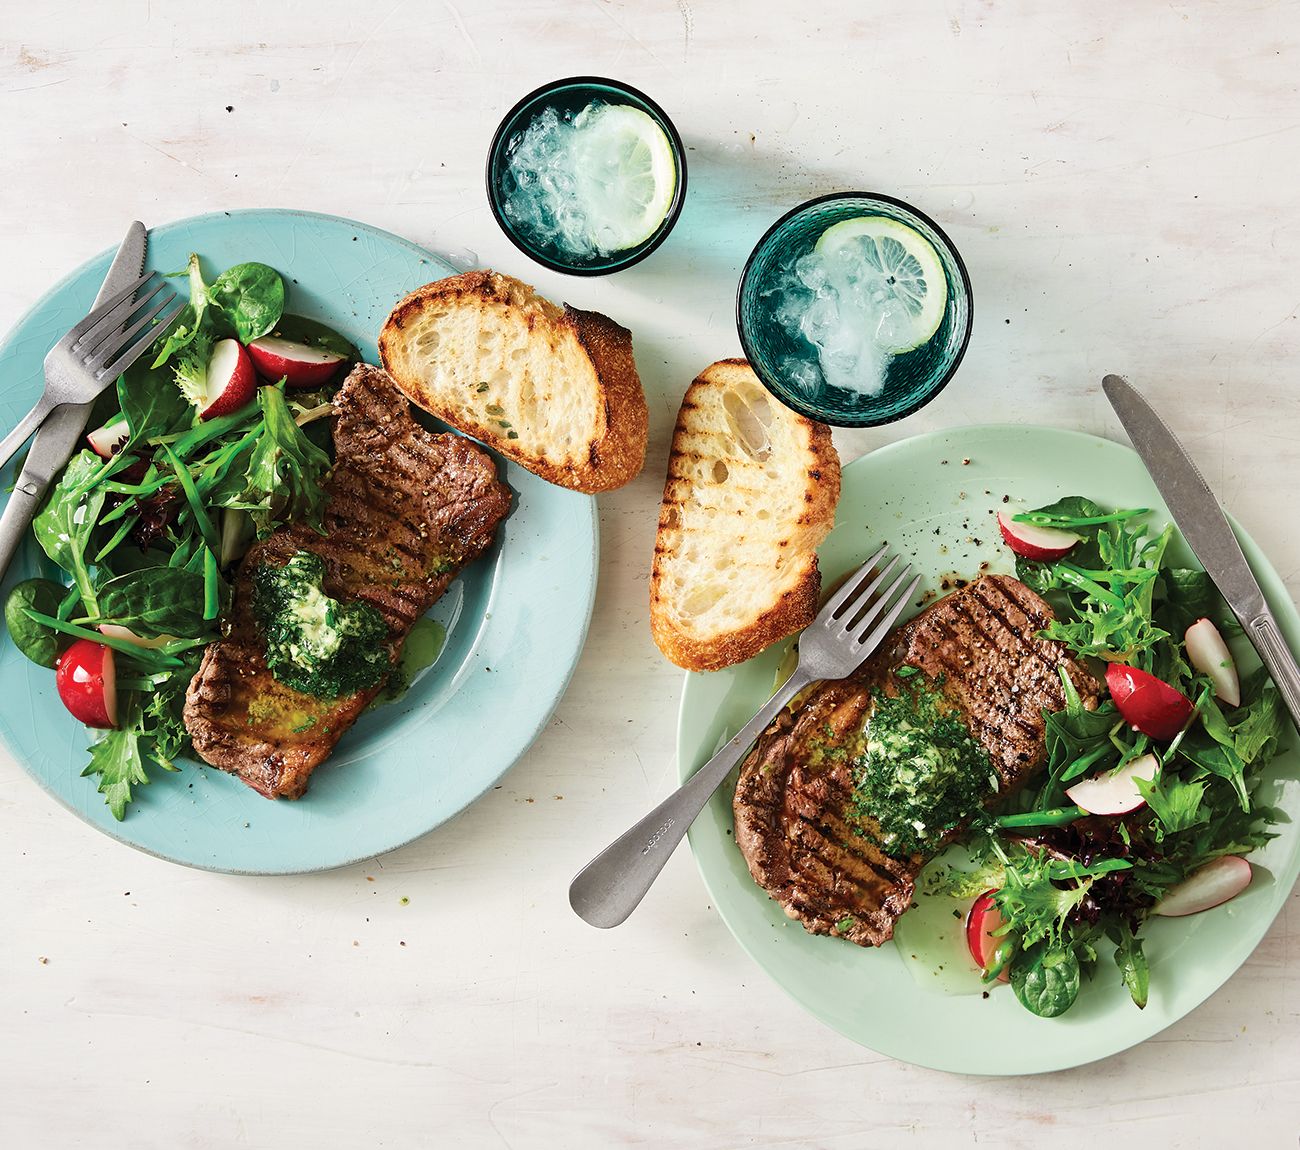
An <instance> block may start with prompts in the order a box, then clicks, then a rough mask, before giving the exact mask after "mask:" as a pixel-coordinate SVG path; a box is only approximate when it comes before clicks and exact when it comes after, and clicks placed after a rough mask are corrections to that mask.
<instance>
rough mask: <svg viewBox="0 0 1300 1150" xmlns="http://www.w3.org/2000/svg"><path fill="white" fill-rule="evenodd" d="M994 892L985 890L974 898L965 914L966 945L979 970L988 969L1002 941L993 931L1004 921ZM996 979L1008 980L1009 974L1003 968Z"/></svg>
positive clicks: (999, 928) (1000, 980)
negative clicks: (995, 900) (994, 898)
mask: <svg viewBox="0 0 1300 1150" xmlns="http://www.w3.org/2000/svg"><path fill="white" fill-rule="evenodd" d="M996 893H997V892H996V891H992V890H986V891H985V892H984V893H983V894H982V895H980V896H979V898H977V899H976V900H975V902H974V903H973V904H972V905H971V908H970V910H969V912H967V915H966V945H967V947H969V948H970V955H971V958H973V959H974V960H975V965H976V966H978V967H979V968H980V970H988V968H989V967H990V966H992V965H993V956H994V954H995V953H996V952H997V949H998V945H999V944H1000V943H1001V941H1002V938H1001V936H996V937H995V935H994V931H998V930H1001V929H1002V926H1003V923H1004V922H1005V920H1004V919H1003V917H1002V913H1001V911H999V910H998V904H997V903H995V902H994V901H993V896H994V895H995V894H996ZM998 981H999V982H1010V981H1011V976H1010V974H1008V972H1007V971H1005V970H1004V971H1002V973H1001V974H999V975H998Z"/></svg>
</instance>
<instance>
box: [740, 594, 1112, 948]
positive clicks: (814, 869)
mask: <svg viewBox="0 0 1300 1150" xmlns="http://www.w3.org/2000/svg"><path fill="white" fill-rule="evenodd" d="M1052 617H1053V616H1052V612H1051V609H1050V608H1049V607H1048V605H1047V604H1046V603H1045V602H1043V600H1042V599H1040V598H1039V597H1038V596H1037V595H1036V594H1034V592H1032V591H1031V590H1029V588H1027V587H1025V586H1024V585H1023V584H1021V583H1018V582H1017V581H1016V580H1014V579H1012V578H1009V577H1008V576H1004V575H987V576H984V577H983V578H981V579H978V580H976V581H975V582H974V583H971V584H970V585H968V586H967V587H965V588H963V589H962V590H960V591H957V592H954V593H953V594H951V595H949V596H947V597H946V598H944V599H940V600H938V601H937V602H935V603H933V604H931V605H930V606H929V607H927V608H926V609H925V610H924V611H922V612H921V613H920V614H919V615H917V616H916V617H915V618H914V619H912V620H911V622H909V623H906V624H904V625H903V626H902V627H900V628H898V629H897V630H896V631H894V632H893V633H892V634H891V635H890V636H889V638H888V639H887V640H886V641H885V643H884V644H883V646H882V648H881V650H880V652H878V653H877V654H876V655H875V656H873V657H872V658H871V659H869V660H868V661H867V663H866V664H864V666H863V667H862V668H861V669H860V670H859V671H858V672H857V673H856V674H855V675H853V676H852V677H851V678H848V679H841V680H835V681H831V682H825V683H822V684H819V685H817V686H815V687H813V688H812V689H811V690H810V692H809V693H808V694H807V695H806V696H805V697H804V698H803V699H802V700H801V701H800V702H799V705H798V707H797V709H795V710H787V711H785V712H783V713H782V714H781V715H779V716H777V718H776V719H775V720H774V721H773V723H772V725H771V726H770V727H769V728H768V729H767V731H765V732H764V733H763V735H762V736H761V737H760V738H759V740H758V743H757V745H756V746H755V747H754V749H753V751H752V752H751V753H750V755H749V756H748V758H747V759H746V760H745V762H744V764H743V765H742V767H741V771H740V778H739V780H738V782H737V784H736V796H735V801H734V811H735V818H736V843H737V845H738V846H739V847H740V849H741V851H742V852H743V854H744V856H745V861H746V862H747V864H748V865H749V870H750V873H751V874H752V875H753V877H754V881H755V882H757V883H758V884H759V885H760V886H761V887H763V888H764V889H765V890H766V891H767V892H768V893H769V894H770V895H771V896H772V897H773V898H774V899H776V901H777V902H779V903H780V904H781V906H782V907H783V908H784V910H785V912H786V914H787V915H789V916H790V917H791V918H795V919H798V920H799V921H801V922H802V923H803V925H804V927H805V928H806V929H807V930H809V931H811V932H812V933H814V934H833V935H838V936H840V937H843V938H847V939H849V940H850V941H851V942H855V943H857V944H858V945H859V946H878V945H880V944H881V943H882V942H884V941H886V940H887V939H889V938H890V937H892V935H893V931H894V923H895V922H896V921H897V920H898V918H899V916H900V915H901V914H903V912H904V911H906V910H907V908H908V907H909V906H910V905H911V903H912V897H913V894H914V893H915V882H916V876H917V874H918V873H919V872H920V870H921V868H922V867H923V866H924V865H925V863H926V862H927V861H928V860H929V858H930V857H932V855H931V854H930V853H927V854H918V855H914V856H911V857H909V858H895V857H893V856H892V855H890V854H888V853H887V851H886V849H885V847H884V845H883V844H882V843H881V841H880V828H879V824H878V823H876V821H875V819H874V818H872V817H871V815H870V812H859V811H858V810H856V809H853V802H854V778H853V764H852V763H851V762H850V761H849V753H848V749H849V748H851V747H852V745H853V742H854V740H855V739H856V738H857V737H858V733H859V732H860V730H861V728H862V725H863V723H864V722H865V721H866V720H867V719H868V718H869V715H870V712H871V709H872V707H873V705H874V704H873V699H872V690H873V689H874V688H876V687H881V688H883V689H886V690H889V689H892V688H891V684H892V672H893V671H894V670H895V669H896V668H897V667H899V666H902V665H908V666H912V667H915V668H917V669H918V670H920V671H922V672H924V673H925V675H926V676H928V678H929V679H930V681H931V685H932V687H933V686H935V685H936V683H938V680H940V678H941V679H942V682H941V684H939V685H938V686H937V689H938V690H939V691H941V692H942V693H943V694H944V695H945V696H946V698H947V699H948V700H949V703H950V704H951V705H952V707H953V709H954V711H955V713H956V714H957V715H958V716H959V717H960V718H961V719H962V721H963V722H964V723H965V724H966V726H967V727H968V728H969V730H970V731H971V734H972V735H973V736H974V738H975V739H976V740H977V741H978V742H979V744H980V745H981V746H982V747H983V749H984V751H985V753H986V754H987V755H988V757H989V760H990V762H991V763H992V765H993V768H994V770H995V771H996V772H997V774H998V779H999V783H1000V785H999V787H998V792H997V795H996V796H994V798H1001V797H1002V796H1004V795H1006V794H1007V793H1008V792H1009V791H1012V790H1014V789H1015V788H1016V787H1018V786H1020V785H1021V784H1022V783H1024V781H1025V780H1026V779H1028V778H1029V777H1030V776H1031V775H1033V774H1034V773H1035V772H1037V771H1038V770H1039V769H1040V768H1041V767H1042V765H1043V762H1044V760H1045V758H1046V746H1045V743H1044V737H1043V718H1042V711H1043V710H1044V709H1046V710H1048V711H1056V710H1060V709H1061V708H1062V707H1064V705H1065V699H1064V695H1063V692H1062V689H1061V683H1060V678H1059V671H1058V669H1059V668H1064V669H1065V671H1066V673H1067V674H1068V675H1069V676H1070V679H1071V681H1072V682H1073V684H1074V686H1075V688H1076V689H1077V690H1078V692H1079V697H1080V699H1081V700H1082V701H1083V704H1084V706H1086V707H1088V708H1090V709H1091V708H1093V707H1095V706H1096V705H1097V701H1098V698H1099V696H1100V692H1101V686H1100V684H1099V683H1098V682H1097V681H1096V680H1095V679H1094V678H1093V677H1092V675H1091V674H1090V673H1089V672H1088V670H1087V669H1086V668H1085V667H1083V666H1082V665H1081V664H1079V663H1078V662H1076V661H1075V660H1074V659H1073V658H1072V657H1071V656H1070V654H1069V652H1067V651H1066V650H1065V648H1064V647H1062V646H1061V645H1060V644H1058V643H1054V642H1052V641H1050V640H1046V639H1040V638H1038V637H1037V636H1038V632H1039V631H1041V630H1043V629H1044V628H1045V627H1046V626H1047V625H1048V623H1049V622H1050V621H1051V619H1052ZM815 743H820V744H821V751H820V757H819V756H818V754H817V753H815V751H814V744H815ZM828 748H829V749H830V750H832V751H833V750H835V749H837V748H845V753H843V754H827V753H826V752H827V749H828ZM990 801H992V800H990ZM945 842H946V841H945ZM943 845H945V843H939V844H935V851H934V852H933V853H937V851H938V849H941V848H942V846H943Z"/></svg>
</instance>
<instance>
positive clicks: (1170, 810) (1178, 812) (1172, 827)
mask: <svg viewBox="0 0 1300 1150" xmlns="http://www.w3.org/2000/svg"><path fill="white" fill-rule="evenodd" d="M1133 781H1134V783H1136V784H1137V789H1138V793H1139V794H1140V795H1141V796H1142V797H1143V798H1144V799H1146V801H1147V806H1149V807H1150V808H1151V810H1152V811H1153V812H1154V813H1155V815H1156V818H1157V819H1158V820H1159V825H1158V826H1157V827H1156V831H1157V835H1156V838H1157V841H1159V840H1160V839H1163V838H1164V836H1165V834H1166V833H1168V834H1175V833H1177V832H1178V831H1185V830H1187V829H1188V828H1189V827H1194V826H1197V825H1198V824H1200V823H1204V822H1208V821H1209V818H1210V812H1209V810H1208V809H1207V808H1206V807H1205V806H1204V805H1203V804H1202V802H1201V799H1202V796H1204V794H1205V783H1204V782H1203V781H1200V780H1188V779H1184V778H1182V777H1180V776H1179V775H1178V773H1177V772H1176V771H1174V770H1173V769H1172V767H1171V766H1170V765H1169V764H1166V765H1165V766H1164V767H1163V768H1162V769H1161V770H1160V771H1158V772H1157V773H1156V777H1155V778H1154V779H1151V780H1147V779H1144V778H1141V777H1139V778H1136V779H1134V780H1133Z"/></svg>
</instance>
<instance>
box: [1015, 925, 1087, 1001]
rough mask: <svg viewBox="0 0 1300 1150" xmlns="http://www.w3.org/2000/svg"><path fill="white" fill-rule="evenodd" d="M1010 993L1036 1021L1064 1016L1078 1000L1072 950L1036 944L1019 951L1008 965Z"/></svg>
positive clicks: (1075, 959)
mask: <svg viewBox="0 0 1300 1150" xmlns="http://www.w3.org/2000/svg"><path fill="white" fill-rule="evenodd" d="M1011 989H1012V990H1014V991H1015V994H1016V997H1017V998H1018V999H1020V1003H1021V1005H1022V1006H1024V1007H1025V1008H1026V1009H1027V1010H1029V1011H1030V1012H1031V1013H1033V1014H1036V1015H1038V1017H1039V1018H1055V1017H1056V1016H1057V1015H1059V1014H1064V1013H1065V1012H1066V1011H1067V1010H1069V1009H1070V1007H1071V1006H1073V1005H1074V1000H1075V999H1076V998H1078V997H1079V960H1078V958H1077V957H1076V956H1075V953H1074V950H1073V948H1071V947H1069V946H1061V947H1054V946H1048V945H1047V944H1045V943H1040V944H1038V945H1037V946H1033V947H1030V948H1029V949H1028V950H1025V951H1021V953H1020V954H1018V955H1017V956H1016V957H1015V959H1014V960H1013V961H1012V963H1011Z"/></svg>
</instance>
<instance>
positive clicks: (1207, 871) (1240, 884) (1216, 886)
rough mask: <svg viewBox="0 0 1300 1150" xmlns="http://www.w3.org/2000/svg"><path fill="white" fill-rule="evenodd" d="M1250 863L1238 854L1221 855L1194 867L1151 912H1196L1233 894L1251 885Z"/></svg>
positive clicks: (1171, 914)
mask: <svg viewBox="0 0 1300 1150" xmlns="http://www.w3.org/2000/svg"><path fill="white" fill-rule="evenodd" d="M1251 874H1252V871H1251V869H1250V863H1248V862H1247V861H1246V860H1245V859H1244V858H1242V857H1240V856H1239V855H1223V856H1222V857H1220V858H1217V859H1212V860H1211V861H1210V862H1207V863H1206V864H1205V865H1204V866H1203V867H1201V868H1199V869H1198V870H1194V871H1193V872H1192V873H1191V874H1190V875H1188V876H1187V877H1186V878H1185V879H1183V881H1182V882H1180V883H1179V884H1178V885H1177V886H1176V887H1174V888H1173V890H1171V891H1170V892H1169V893H1168V894H1167V895H1165V897H1164V898H1162V899H1161V900H1160V901H1159V902H1158V903H1156V905H1155V907H1154V908H1153V909H1152V914H1163V915H1165V916H1166V917H1168V918H1180V917H1181V916H1183V915H1185V914H1199V913H1200V912H1201V911H1203V910H1209V909H1210V907H1212V906H1218V905H1219V904H1220V903H1224V902H1227V901H1228V899H1230V898H1236V897H1237V895H1239V894H1241V892H1242V891H1243V890H1245V889H1246V888H1247V887H1248V886H1250V879H1251Z"/></svg>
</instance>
